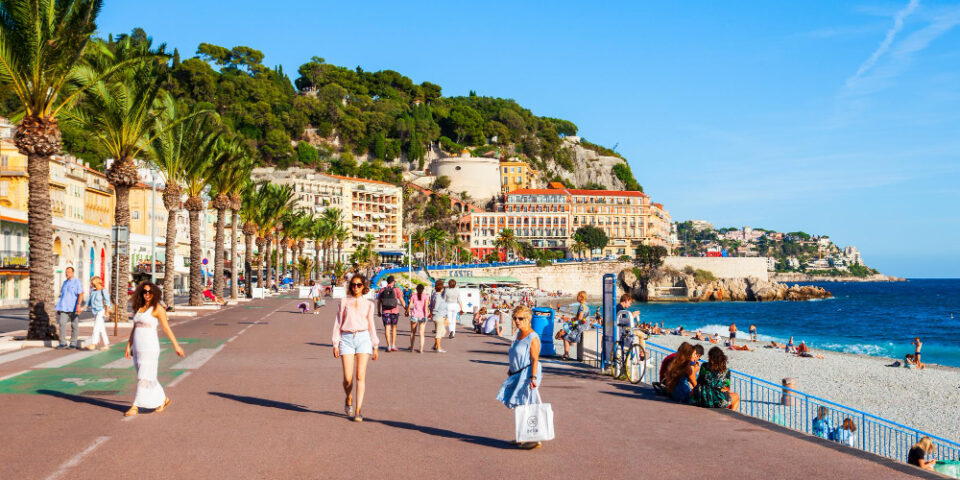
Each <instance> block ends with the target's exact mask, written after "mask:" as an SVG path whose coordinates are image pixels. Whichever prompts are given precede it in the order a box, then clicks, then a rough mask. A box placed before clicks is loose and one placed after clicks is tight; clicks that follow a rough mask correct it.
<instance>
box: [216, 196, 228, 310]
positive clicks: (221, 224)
mask: <svg viewBox="0 0 960 480" xmlns="http://www.w3.org/2000/svg"><path fill="white" fill-rule="evenodd" d="M226 224H227V212H226V209H223V208H218V209H217V230H216V233H215V234H214V236H213V294H214V295H216V296H218V297H222V296H223V268H224V267H223V265H224V261H223V254H224V253H225V251H224V238H223V235H224V230H225V229H226Z"/></svg>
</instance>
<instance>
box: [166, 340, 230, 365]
mask: <svg viewBox="0 0 960 480" xmlns="http://www.w3.org/2000/svg"><path fill="white" fill-rule="evenodd" d="M222 349H223V345H220V346H219V347H217V348H201V349H199V350H197V351H196V352H193V353H191V354H190V356H188V357H187V358H184V359H183V360H180V361H179V362H178V363H177V364H175V365H174V366H172V367H170V369H171V370H195V369H198V368H200V367H202V366H203V364H205V363H207V361H208V360H210V359H211V358H213V356H214V355H216V354H217V352H219V351H220V350H222Z"/></svg>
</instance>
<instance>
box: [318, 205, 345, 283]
mask: <svg viewBox="0 0 960 480" xmlns="http://www.w3.org/2000/svg"><path fill="white" fill-rule="evenodd" d="M321 218H322V219H323V220H324V221H325V222H326V224H327V231H325V232H323V233H324V236H323V237H324V238H323V263H324V269H326V267H327V261H328V260H329V257H330V254H329V252H330V249H331V248H332V247H333V243H334V242H335V241H337V240H338V239H339V237H338V231H339V230H340V229H341V228H342V227H343V210H340V209H339V208H328V209H326V210H324V211H323V216H322V217H321Z"/></svg>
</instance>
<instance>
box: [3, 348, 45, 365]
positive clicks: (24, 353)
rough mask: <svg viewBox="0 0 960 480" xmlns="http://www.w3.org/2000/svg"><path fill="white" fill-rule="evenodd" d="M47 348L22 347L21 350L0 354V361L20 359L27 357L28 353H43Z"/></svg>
mask: <svg viewBox="0 0 960 480" xmlns="http://www.w3.org/2000/svg"><path fill="white" fill-rule="evenodd" d="M46 351H48V350H46V349H44V348H24V349H22V350H17V351H16V352H13V353H8V354H6V355H0V363H7V362H12V361H14V360H20V359H21V358H26V357H29V356H30V355H36V354H38V353H43V352H46Z"/></svg>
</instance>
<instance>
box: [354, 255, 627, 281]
mask: <svg viewBox="0 0 960 480" xmlns="http://www.w3.org/2000/svg"><path fill="white" fill-rule="evenodd" d="M551 261H552V262H553V263H581V262H582V263H588V262H599V261H608V260H604V259H584V260H580V259H576V258H564V259H559V260H551ZM534 264H536V262H535V261H532V260H527V261H522V262H521V261H516V262H486V263H448V264H442V265H423V266H416V267H414V268H413V270H419V269H421V268H425V269H427V271H430V270H459V269H466V268H489V267H515V266H519V265H534ZM407 271H408V270H407V267H397V268H388V269H386V270H381V271H380V272H377V274H376V275H374V276H373V278H372V279H371V280H370V282H371V283H370V284H371V285H376V284H377V283H379V282H380V279H381V278H383V277H385V276H387V275H392V274H394V273H406V272H407Z"/></svg>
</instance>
